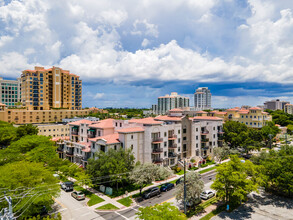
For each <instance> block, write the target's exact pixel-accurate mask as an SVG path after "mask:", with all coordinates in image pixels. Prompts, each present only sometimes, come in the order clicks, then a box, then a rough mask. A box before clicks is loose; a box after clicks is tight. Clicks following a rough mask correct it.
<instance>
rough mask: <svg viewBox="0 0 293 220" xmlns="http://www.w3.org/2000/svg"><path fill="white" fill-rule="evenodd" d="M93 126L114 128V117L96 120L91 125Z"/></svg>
mask: <svg viewBox="0 0 293 220" xmlns="http://www.w3.org/2000/svg"><path fill="white" fill-rule="evenodd" d="M90 127H91V128H102V129H105V128H114V119H112V118H108V119H105V120H101V121H98V122H96V123H95V124H91V125H90Z"/></svg>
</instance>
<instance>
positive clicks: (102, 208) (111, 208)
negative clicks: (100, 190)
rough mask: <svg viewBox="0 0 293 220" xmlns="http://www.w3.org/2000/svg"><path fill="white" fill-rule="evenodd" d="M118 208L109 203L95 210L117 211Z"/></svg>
mask: <svg viewBox="0 0 293 220" xmlns="http://www.w3.org/2000/svg"><path fill="white" fill-rule="evenodd" d="M117 209H118V208H117V207H116V206H114V205H112V204H111V203H108V204H106V205H103V206H101V207H98V208H96V210H117Z"/></svg>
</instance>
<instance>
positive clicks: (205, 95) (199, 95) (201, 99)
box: [194, 87, 212, 110]
mask: <svg viewBox="0 0 293 220" xmlns="http://www.w3.org/2000/svg"><path fill="white" fill-rule="evenodd" d="M211 107H212V94H211V91H210V90H209V89H208V87H200V88H198V89H197V90H196V92H195V93H194V108H195V110H204V109H210V108H211Z"/></svg>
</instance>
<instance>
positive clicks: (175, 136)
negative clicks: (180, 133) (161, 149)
mask: <svg viewBox="0 0 293 220" xmlns="http://www.w3.org/2000/svg"><path fill="white" fill-rule="evenodd" d="M168 139H169V140H175V139H177V135H176V134H172V135H169V136H168Z"/></svg>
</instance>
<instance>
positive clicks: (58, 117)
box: [0, 103, 90, 124]
mask: <svg viewBox="0 0 293 220" xmlns="http://www.w3.org/2000/svg"><path fill="white" fill-rule="evenodd" d="M89 112H90V111H89V110H88V109H84V110H66V109H56V110H54V109H53V110H27V109H24V108H17V109H16V108H13V109H9V108H7V106H6V105H4V104H1V103H0V121H6V122H9V123H15V124H27V123H48V122H61V121H62V119H63V118H73V117H76V116H86V115H88V114H89Z"/></svg>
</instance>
